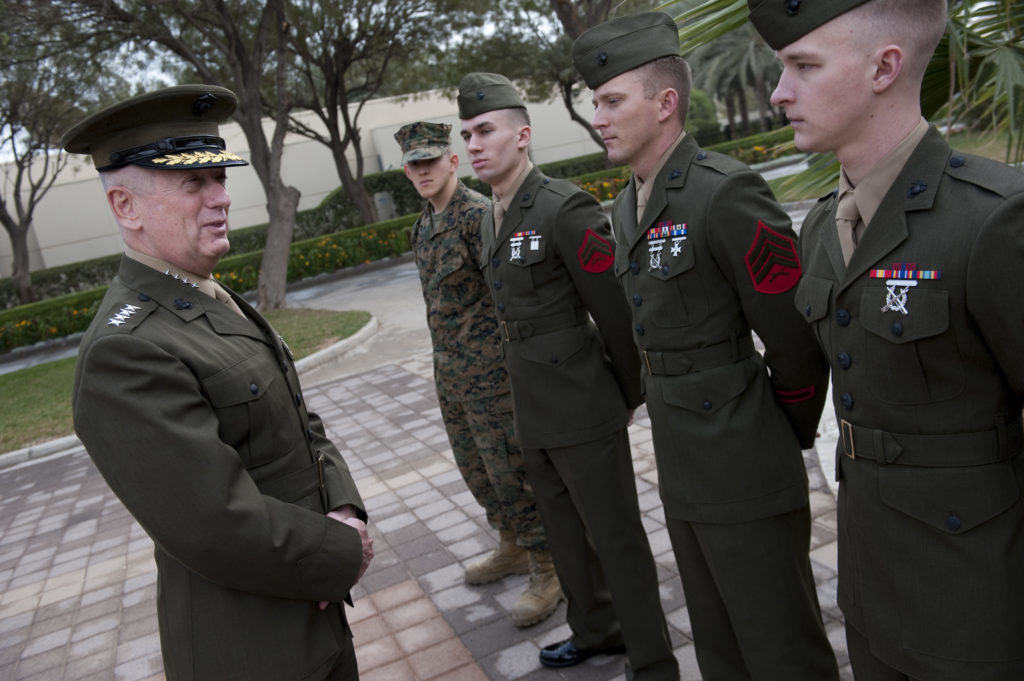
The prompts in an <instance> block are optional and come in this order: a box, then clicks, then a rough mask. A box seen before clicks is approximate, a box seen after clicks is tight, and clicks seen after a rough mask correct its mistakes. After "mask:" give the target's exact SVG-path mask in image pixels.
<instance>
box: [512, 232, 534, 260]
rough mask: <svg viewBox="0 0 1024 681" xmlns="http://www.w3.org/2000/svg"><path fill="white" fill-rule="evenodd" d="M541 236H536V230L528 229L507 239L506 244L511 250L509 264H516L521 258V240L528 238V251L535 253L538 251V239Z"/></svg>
mask: <svg viewBox="0 0 1024 681" xmlns="http://www.w3.org/2000/svg"><path fill="white" fill-rule="evenodd" d="M541 236H542V235H540V234H537V230H535V229H529V230H527V231H525V232H516V233H515V234H513V235H512V236H511V237H509V240H508V244H509V246H510V247H511V249H512V253H511V255H510V256H509V259H508V260H509V262H517V261H518V260H521V259H522V257H523V240H524V239H526V238H527V237H529V239H530V250H531V251H536V250H539V249H540V237H541Z"/></svg>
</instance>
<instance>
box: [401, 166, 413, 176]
mask: <svg viewBox="0 0 1024 681" xmlns="http://www.w3.org/2000/svg"><path fill="white" fill-rule="evenodd" d="M402 170H404V171H405V176H406V177H408V178H409V179H410V180H411V179H412V169H411V168H410V167H409V164H408V163H406V164H405V165H403V166H402Z"/></svg>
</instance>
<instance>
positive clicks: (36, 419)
mask: <svg viewBox="0 0 1024 681" xmlns="http://www.w3.org/2000/svg"><path fill="white" fill-rule="evenodd" d="M266 318H267V319H268V320H269V321H270V323H271V324H273V326H274V328H275V329H277V332H278V333H280V334H281V335H282V336H284V339H285V340H286V341H287V342H288V347H290V348H291V351H292V354H294V355H295V359H301V358H302V357H305V356H307V355H310V354H312V353H314V352H316V351H317V350H320V349H322V348H325V347H327V346H329V345H332V344H334V343H337V342H338V341H339V340H342V339H343V338H348V337H349V336H351V335H352V334H354V333H355V332H356V331H358V330H359V329H361V328H363V325H365V324H366V322H367V321H368V320H369V319H370V314H369V313H368V312H361V311H354V312H335V311H331V310H311V309H306V308H292V309H286V310H273V311H271V312H268V313H267V314H266ZM74 376H75V358H74V357H69V358H68V359H61V360H58V361H56V362H48V363H46V364H39V365H37V366H34V367H29V368H28V369H22V370H20V371H14V372H11V373H9V374H4V375H2V376H0V452H9V451H12V450H15V449H21V448H22V447H27V446H29V445H31V444H35V443H37V442H44V441H46V440H52V439H53V438H57V437H63V436H64V435H70V434H71V432H72V424H71V388H72V385H73V383H74Z"/></svg>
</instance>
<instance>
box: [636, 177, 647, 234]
mask: <svg viewBox="0 0 1024 681" xmlns="http://www.w3.org/2000/svg"><path fill="white" fill-rule="evenodd" d="M645 210H647V192H645V191H644V190H643V186H642V185H641V184H640V183H639V182H637V187H636V224H638V225H639V224H640V221H641V220H643V219H644V211H645Z"/></svg>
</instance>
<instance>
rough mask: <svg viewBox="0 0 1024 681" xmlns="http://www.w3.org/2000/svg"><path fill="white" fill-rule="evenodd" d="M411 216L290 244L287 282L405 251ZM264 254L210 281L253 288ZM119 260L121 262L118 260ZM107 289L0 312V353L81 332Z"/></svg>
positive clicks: (237, 260)
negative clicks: (214, 280)
mask: <svg viewBox="0 0 1024 681" xmlns="http://www.w3.org/2000/svg"><path fill="white" fill-rule="evenodd" d="M416 217H417V215H416V214H413V215H405V216H402V217H400V218H395V219H394V220H387V221H385V222H379V223H377V224H375V225H371V226H369V227H365V228H362V229H354V230H348V231H346V232H339V233H337V234H331V235H328V236H323V237H317V238H315V239H307V240H305V241H298V242H295V243H293V244H292V246H291V252H290V255H289V257H288V281H289V282H292V281H297V280H299V279H303V278H305V277H310V276H313V275H316V274H320V273H323V272H333V271H336V270H339V269H342V268H344V267H352V266H354V265H359V264H363V263H368V262H370V261H372V260H379V259H381V258H386V257H392V256H396V255H400V254H402V253H404V252H406V251H408V250H409V228H410V227H411V226H412V223H413V222H415V221H416ZM262 257H263V251H262V250H260V251H253V252H250V253H242V254H240V255H233V256H229V257H227V258H224V259H223V260H221V261H220V264H219V265H218V266H217V269H216V271H215V272H214V276H216V277H217V279H218V280H220V281H223V282H224V283H225V284H227V285H228V286H230V287H231V288H233V289H235V290H236V291H251V290H253V289H255V288H256V283H257V278H258V276H259V267H260V259H261V258H262ZM118 258H119V259H120V256H118ZM106 292H107V287H106V286H101V287H99V288H94V289H92V290H89V291H82V292H79V293H72V294H69V295H65V296H60V297H57V298H51V299H49V300H43V301H39V302H36V303H30V304H28V305H22V306H20V307H16V308H13V309H10V310H2V311H0V352H5V351H7V350H10V349H11V348H15V347H18V346H22V345H31V344H33V343H36V342H38V341H41V340H47V339H50V338H61V337H63V336H67V335H69V334H72V333H76V332H78V331H84V330H85V329H86V327H88V326H89V322H90V321H92V318H93V317H94V316H95V315H96V308H97V306H98V305H99V303H100V301H101V300H102V299H103V295H104V294H105V293H106Z"/></svg>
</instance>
